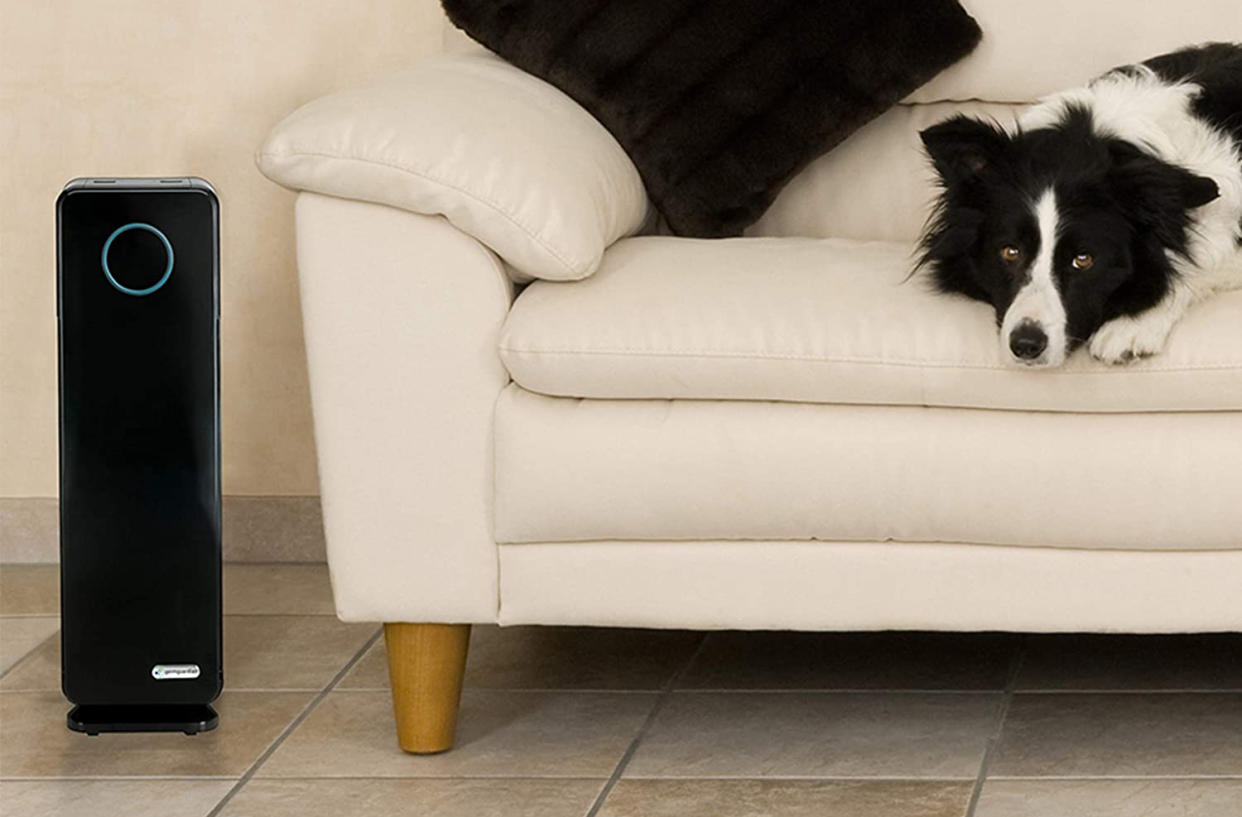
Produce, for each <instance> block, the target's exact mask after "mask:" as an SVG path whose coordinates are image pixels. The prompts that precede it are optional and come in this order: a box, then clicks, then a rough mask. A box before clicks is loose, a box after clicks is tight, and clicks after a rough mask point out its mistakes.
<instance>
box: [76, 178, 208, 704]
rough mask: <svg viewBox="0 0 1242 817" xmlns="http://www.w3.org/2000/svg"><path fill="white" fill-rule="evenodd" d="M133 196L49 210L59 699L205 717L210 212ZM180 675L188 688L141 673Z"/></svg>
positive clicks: (200, 200) (149, 193)
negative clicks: (201, 707)
mask: <svg viewBox="0 0 1242 817" xmlns="http://www.w3.org/2000/svg"><path fill="white" fill-rule="evenodd" d="M130 188H131V189H126V186H125V185H123V184H116V185H114V186H112V187H103V186H102V185H101V186H99V187H94V186H92V185H90V184H87V185H85V186H81V187H74V186H73V185H71V186H70V187H69V188H67V189H66V191H65V192H64V193H63V194H62V196H61V198H60V200H59V202H58V204H57V233H58V244H59V246H58V259H59V262H58V293H57V300H58V313H59V327H60V329H59V332H60V337H59V341H60V520H61V528H60V530H61V616H62V618H61V627H62V639H63V642H62V646H63V665H62V671H63V677H62V681H63V688H64V692H65V695H66V696H67V697H68V698H69V699H70V700H71V701H74V702H75V703H81V704H121V703H124V704H145V703H205V702H207V701H210V700H212V699H213V698H215V696H216V695H217V694H218V692H219V688H220V682H221V671H220V660H221V641H220V639H221V636H220V455H219V451H220V434H219V408H218V406H219V374H218V372H219V341H218V337H219V331H218V326H219V322H218V309H217V303H218V290H219V286H218V241H217V234H218V206H217V203H216V199H215V195H214V194H213V193H212V192H211V191H210V190H209V189H194V188H191V187H189V186H188V184H187V185H186V186H178V187H176V188H171V187H170V188H169V189H163V188H160V187H154V188H150V189H146V188H142V187H139V186H138V185H136V184H135V185H130ZM135 224H136V225H140V226H137V227H132V226H131V227H130V228H129V229H124V230H121V231H120V232H119V233H117V231H118V229H120V228H123V227H125V226H126V225H135ZM143 225H145V226H143ZM152 228H153V229H152ZM114 233H117V234H116V235H115V237H113V244H112V247H111V248H110V251H109V253H108V258H109V269H110V271H111V273H112V276H113V280H114V281H115V283H113V282H112V281H110V280H109V279H108V277H107V275H105V271H104V266H103V263H102V261H103V259H102V257H101V256H102V253H103V248H104V244H105V243H106V242H107V241H108V239H109V237H110V236H113V234H114ZM165 238H166V239H167V242H168V247H169V248H171V251H172V259H173V262H172V269H171V272H169V274H168V275H167V278H166V280H163V279H164V273H165V272H166V270H167V258H168V251H167V249H166V247H165V245H164V239H165ZM161 280H163V283H162V284H160V281H161ZM122 287H124V288H128V289H130V290H132V291H133V292H144V291H147V290H152V288H153V287H155V288H154V289H153V290H152V291H150V292H148V293H147V294H132V293H131V292H125V291H122V289H121V288H122ZM191 664H192V665H197V666H198V667H199V674H198V677H197V678H177V679H169V680H157V679H156V678H155V677H153V674H152V669H153V667H155V666H157V665H191Z"/></svg>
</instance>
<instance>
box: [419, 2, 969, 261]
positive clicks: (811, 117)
mask: <svg viewBox="0 0 1242 817" xmlns="http://www.w3.org/2000/svg"><path fill="white" fill-rule="evenodd" d="M443 3H444V8H445V11H447V12H448V15H449V17H450V18H451V19H452V21H453V22H454V23H456V24H457V25H458V26H459V27H461V28H462V29H464V30H465V32H466V33H467V34H469V35H470V36H471V37H473V38H474V39H476V40H478V41H479V42H480V43H482V44H483V45H485V46H487V47H488V48H490V49H491V50H492V51H495V52H496V53H497V54H499V55H500V56H502V57H504V58H505V59H507V60H508V61H509V62H511V63H513V64H514V65H516V66H518V67H519V68H521V69H523V70H524V71H527V72H528V73H531V74H534V75H536V76H538V77H541V78H542V79H544V80H546V81H548V82H550V83H552V84H553V85H556V86H557V87H559V88H560V89H561V90H562V91H564V92H565V93H567V94H568V95H569V96H571V97H573V98H574V99H575V100H577V102H578V103H579V104H580V105H582V106H583V107H584V108H586V109H587V110H588V111H590V112H591V114H592V115H594V116H595V118H597V119H598V120H599V121H600V122H601V123H603V125H604V126H605V127H606V128H608V130H609V131H611V132H612V134H613V136H615V137H616V139H617V141H618V142H620V144H621V146H622V147H624V148H625V150H626V151H627V152H628V153H629V154H630V158H631V159H633V161H634V164H635V165H636V166H637V167H638V170H639V172H640V173H642V176H643V181H644V182H645V183H646V185H647V192H648V195H649V196H650V197H651V200H652V202H653V203H654V204H655V206H656V207H657V208H658V209H659V210H660V211H661V212H662V213H663V214H664V216H665V218H666V220H667V221H668V224H669V227H670V228H671V229H672V230H673V232H675V233H678V234H680V235H691V236H706V237H717V236H730V235H738V234H740V233H741V232H742V230H743V229H744V228H745V227H746V226H747V225H749V224H751V223H753V222H754V221H755V220H757V219H758V218H759V217H760V216H761V215H763V212H764V210H766V209H767V208H768V205H770V204H771V203H772V200H773V199H775V198H776V194H777V193H778V192H780V189H781V188H782V187H783V186H784V185H785V183H786V182H787V181H789V179H790V178H791V177H792V176H793V175H794V174H795V173H797V172H798V171H799V170H800V169H801V168H802V167H803V166H805V165H806V164H807V163H808V162H810V161H811V160H812V159H814V158H815V157H816V156H818V155H819V154H821V153H823V152H824V151H827V150H829V149H831V148H832V147H834V146H836V145H837V144H838V143H840V142H841V141H842V140H843V139H845V137H847V136H848V135H849V134H850V133H852V132H853V131H855V130H857V129H858V128H859V127H860V126H862V125H863V124H865V123H866V122H868V121H869V120H871V119H872V118H874V117H875V116H877V115H878V114H880V113H882V112H883V111H885V110H886V109H887V108H889V107H890V106H892V105H893V104H894V103H896V102H897V101H898V100H900V99H901V98H902V97H904V96H906V95H907V94H909V93H910V92H911V91H913V90H914V89H915V88H917V87H918V86H920V85H922V84H923V83H925V82H927V81H928V80H929V79H931V78H932V77H933V76H934V75H935V74H937V73H938V72H939V71H941V70H942V69H944V68H946V67H947V66H949V65H951V64H952V63H954V62H956V61H957V60H959V59H961V58H962V57H964V56H965V55H966V54H968V53H970V51H971V50H972V49H973V48H974V47H975V44H976V43H977V42H978V41H979V38H980V31H979V27H978V26H977V25H976V24H975V21H974V20H973V19H972V18H971V17H970V15H968V14H967V13H966V12H965V11H964V10H963V9H962V7H961V6H960V5H959V4H958V2H957V0H917V2H915V0H443Z"/></svg>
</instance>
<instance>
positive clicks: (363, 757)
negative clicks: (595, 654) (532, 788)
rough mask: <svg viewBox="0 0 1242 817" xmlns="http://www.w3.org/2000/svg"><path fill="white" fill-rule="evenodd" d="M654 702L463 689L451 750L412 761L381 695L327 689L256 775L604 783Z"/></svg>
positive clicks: (629, 696) (620, 696)
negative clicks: (547, 779) (584, 780)
mask: <svg viewBox="0 0 1242 817" xmlns="http://www.w3.org/2000/svg"><path fill="white" fill-rule="evenodd" d="M654 701H655V696H654V695H650V694H645V693H596V692H561V693H556V692H493V691H483V690H467V691H466V692H465V693H464V694H463V696H462V709H461V716H460V718H459V720H458V725H457V744H456V746H455V747H454V748H453V750H452V751H450V752H446V753H444V754H440V755H433V756H425V757H416V756H413V755H407V754H405V753H403V752H402V751H401V750H400V748H398V746H397V738H396V734H395V731H394V728H393V720H392V718H393V715H392V704H391V701H390V697H389V695H388V693H387V692H362V691H354V692H333V693H331V694H330V695H328V697H327V698H325V699H324V701H323V702H322V703H320V704H319V706H318V707H316V709H315V710H314V712H312V713H311V715H310V717H308V718H307V719H306V720H305V721H304V722H303V723H302V724H301V725H300V726H299V727H298V728H297V729H296V730H295V731H294V733H293V734H292V735H290V736H289V739H288V740H286V741H285V742H284V744H282V745H281V747H280V748H279V749H277V750H276V752H275V753H274V754H273V755H272V757H271V758H270V759H269V760H268V761H267V762H266V763H265V764H263V766H262V768H260V769H259V772H258V775H259V776H260V777H317V776H322V775H337V776H341V777H366V776H371V777H452V776H466V777H488V776H497V777H502V776H511V777H523V776H531V777H607V776H608V775H609V774H611V773H612V770H613V768H614V767H615V766H616V764H617V761H618V760H620V759H621V755H622V754H623V753H624V751H625V749H626V747H627V746H628V745H629V743H630V741H631V740H632V739H633V738H634V735H635V734H636V733H637V731H638V728H639V726H640V725H641V724H642V722H643V720H644V718H646V716H647V713H648V712H649V711H650V710H651V707H652V705H653V703H654Z"/></svg>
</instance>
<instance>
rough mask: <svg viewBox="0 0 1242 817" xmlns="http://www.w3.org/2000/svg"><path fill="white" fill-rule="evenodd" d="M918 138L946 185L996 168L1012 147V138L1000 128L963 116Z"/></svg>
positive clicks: (937, 126)
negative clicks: (1009, 146) (1006, 151)
mask: <svg viewBox="0 0 1242 817" xmlns="http://www.w3.org/2000/svg"><path fill="white" fill-rule="evenodd" d="M919 137H920V138H921V139H922V140H923V146H924V147H925V148H927V155H928V156H930V157H931V159H932V163H933V164H935V166H936V172H938V173H939V174H940V178H942V179H943V180H944V181H945V183H946V184H952V183H954V182H958V181H962V180H963V179H967V178H969V177H971V176H973V175H975V174H977V173H979V172H981V171H983V170H984V169H986V168H989V167H994V166H995V165H996V164H997V163H998V162H999V161H1000V160H1001V158H1002V157H1003V156H1004V153H1005V147H1006V146H1007V145H1008V144H1009V135H1008V134H1006V133H1005V132H1004V131H1003V130H1001V128H1000V127H998V126H996V125H993V124H990V123H988V122H980V121H979V120H978V119H971V118H970V117H969V116H965V115H962V114H959V115H957V116H955V117H953V118H951V119H946V120H945V121H943V122H941V123H940V124H938V125H932V126H931V127H930V128H928V129H927V130H925V131H923V132H921V133H920V134H919Z"/></svg>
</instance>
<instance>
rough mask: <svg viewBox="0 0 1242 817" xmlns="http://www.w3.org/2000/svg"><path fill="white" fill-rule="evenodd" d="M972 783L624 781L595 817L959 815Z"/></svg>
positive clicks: (934, 816) (961, 813) (963, 808)
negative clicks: (597, 816)
mask: <svg viewBox="0 0 1242 817" xmlns="http://www.w3.org/2000/svg"><path fill="white" fill-rule="evenodd" d="M970 789H971V784H970V783H968V782H962V783H939V782H922V781H909V782H907V781H901V782H896V781H874V782H872V781H844V780H839V781H821V780H622V781H621V782H619V783H618V784H617V786H616V787H615V788H614V789H613V790H612V791H611V792H610V793H609V795H608V799H607V800H605V801H604V807H603V809H602V810H601V811H600V813H599V817H769V815H777V814H779V815H781V817H824V815H831V817H881V815H882V817H962V815H963V814H964V813H965V811H966V802H967V801H968V800H969V799H970Z"/></svg>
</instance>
